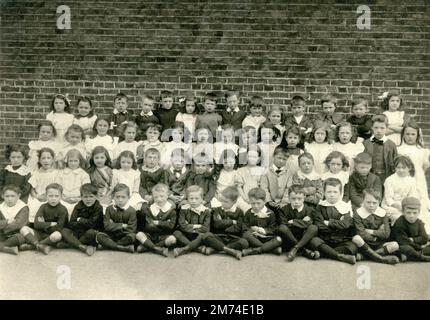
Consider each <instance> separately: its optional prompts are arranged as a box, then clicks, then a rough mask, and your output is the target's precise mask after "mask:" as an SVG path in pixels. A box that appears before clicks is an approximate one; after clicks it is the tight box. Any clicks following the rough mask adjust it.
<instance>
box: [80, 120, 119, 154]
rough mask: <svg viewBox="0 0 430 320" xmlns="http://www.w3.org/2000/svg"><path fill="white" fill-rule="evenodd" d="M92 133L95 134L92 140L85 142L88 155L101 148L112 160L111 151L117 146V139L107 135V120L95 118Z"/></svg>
mask: <svg viewBox="0 0 430 320" xmlns="http://www.w3.org/2000/svg"><path fill="white" fill-rule="evenodd" d="M94 131H95V132H96V133H97V134H96V136H94V137H93V138H89V139H87V140H86V141H85V147H86V149H87V152H88V153H91V152H92V151H93V149H94V148H95V147H97V146H103V147H105V148H106V150H107V151H108V152H109V156H110V158H111V159H112V158H113V151H114V149H115V148H116V146H117V144H118V137H112V136H111V135H109V134H108V131H109V120H108V119H107V118H97V120H96V121H95V122H94Z"/></svg>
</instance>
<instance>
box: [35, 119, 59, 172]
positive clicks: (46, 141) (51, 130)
mask: <svg viewBox="0 0 430 320" xmlns="http://www.w3.org/2000/svg"><path fill="white" fill-rule="evenodd" d="M37 131H38V132H39V140H32V141H30V142H29V143H28V147H29V148H30V151H29V153H28V161H27V166H28V168H29V169H30V170H31V171H35V170H37V169H38V166H37V162H38V161H39V159H38V156H37V153H38V152H39V150H40V149H42V148H50V149H52V150H59V149H60V146H61V145H60V144H59V143H58V142H57V141H56V140H55V137H56V136H57V131H56V130H55V127H54V125H53V124H52V122H51V121H49V120H41V121H40V122H39V124H38V125H37Z"/></svg>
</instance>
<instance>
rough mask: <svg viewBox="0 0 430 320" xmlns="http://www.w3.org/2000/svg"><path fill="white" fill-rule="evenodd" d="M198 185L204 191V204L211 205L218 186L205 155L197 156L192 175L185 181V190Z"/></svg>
mask: <svg viewBox="0 0 430 320" xmlns="http://www.w3.org/2000/svg"><path fill="white" fill-rule="evenodd" d="M193 185H197V186H199V187H201V188H202V190H203V195H204V197H203V202H204V204H209V203H210V202H211V200H212V198H213V197H214V196H215V192H216V185H215V181H214V175H213V173H212V172H211V165H210V164H209V163H208V159H206V157H205V156H203V155H195V156H194V158H193V165H192V168H191V171H190V173H189V174H188V176H187V179H186V181H185V188H188V187H190V186H193Z"/></svg>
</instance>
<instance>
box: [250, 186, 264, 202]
mask: <svg viewBox="0 0 430 320" xmlns="http://www.w3.org/2000/svg"><path fill="white" fill-rule="evenodd" d="M248 198H253V199H257V200H266V191H264V189H261V188H258V187H257V188H252V189H251V190H249V192H248Z"/></svg>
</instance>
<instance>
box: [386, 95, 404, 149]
mask: <svg viewBox="0 0 430 320" xmlns="http://www.w3.org/2000/svg"><path fill="white" fill-rule="evenodd" d="M379 98H382V99H383V100H382V103H381V105H382V109H383V110H385V111H384V112H383V114H385V115H386V116H387V118H388V129H387V134H386V136H387V138H388V139H390V140H391V141H393V142H394V143H395V144H396V146H398V145H400V141H401V140H400V133H401V131H402V128H403V125H404V124H405V123H407V122H408V121H409V115H407V114H406V113H405V111H400V107H401V106H402V99H401V98H400V93H399V92H398V91H397V90H391V91H386V92H384V93H383V94H382V95H381V96H380V97H379Z"/></svg>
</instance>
